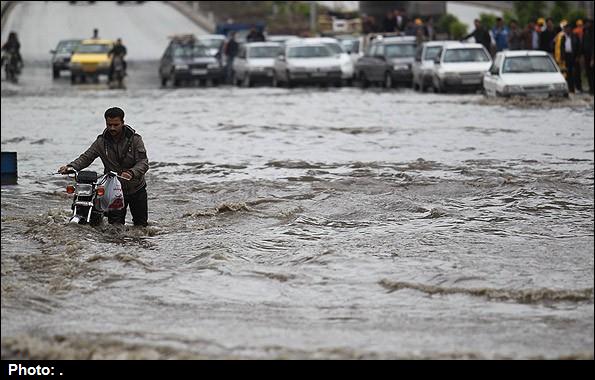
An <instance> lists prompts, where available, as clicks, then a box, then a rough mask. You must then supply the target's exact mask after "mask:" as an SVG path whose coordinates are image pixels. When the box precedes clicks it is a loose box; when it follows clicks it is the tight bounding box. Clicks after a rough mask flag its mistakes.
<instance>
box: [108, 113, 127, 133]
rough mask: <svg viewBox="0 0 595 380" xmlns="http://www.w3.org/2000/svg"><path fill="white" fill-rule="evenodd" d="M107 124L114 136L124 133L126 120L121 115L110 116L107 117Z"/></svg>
mask: <svg viewBox="0 0 595 380" xmlns="http://www.w3.org/2000/svg"><path fill="white" fill-rule="evenodd" d="M105 126H106V127H107V130H108V131H109V133H110V135H112V137H117V136H119V135H120V133H122V129H123V128H124V120H122V119H120V118H119V117H108V118H106V119H105Z"/></svg>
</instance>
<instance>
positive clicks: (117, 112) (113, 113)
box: [103, 107, 124, 121]
mask: <svg viewBox="0 0 595 380" xmlns="http://www.w3.org/2000/svg"><path fill="white" fill-rule="evenodd" d="M103 116H104V117H105V120H107V118H108V117H109V118H110V119H111V118H114V117H119V118H120V120H122V121H124V111H123V110H122V108H118V107H112V108H108V109H107V110H106V111H105V114H104V115H103Z"/></svg>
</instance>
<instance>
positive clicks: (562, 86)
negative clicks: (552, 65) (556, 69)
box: [550, 83, 568, 90]
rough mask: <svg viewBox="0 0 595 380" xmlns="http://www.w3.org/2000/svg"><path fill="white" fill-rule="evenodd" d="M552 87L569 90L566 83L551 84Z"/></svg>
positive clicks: (553, 88)
mask: <svg viewBox="0 0 595 380" xmlns="http://www.w3.org/2000/svg"><path fill="white" fill-rule="evenodd" d="M550 88H551V89H552V90H567V89H568V84H566V83H554V84H551V85H550Z"/></svg>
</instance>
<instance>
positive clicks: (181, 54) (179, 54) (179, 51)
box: [173, 45, 209, 58]
mask: <svg viewBox="0 0 595 380" xmlns="http://www.w3.org/2000/svg"><path fill="white" fill-rule="evenodd" d="M173 56H174V57H176V58H195V57H208V56H209V55H208V52H207V48H206V47H205V46H202V45H177V46H174V51H173Z"/></svg>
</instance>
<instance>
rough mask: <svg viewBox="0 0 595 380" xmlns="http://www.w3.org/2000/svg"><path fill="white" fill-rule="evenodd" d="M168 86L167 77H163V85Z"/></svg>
mask: <svg viewBox="0 0 595 380" xmlns="http://www.w3.org/2000/svg"><path fill="white" fill-rule="evenodd" d="M166 86H167V78H166V77H161V87H166Z"/></svg>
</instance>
